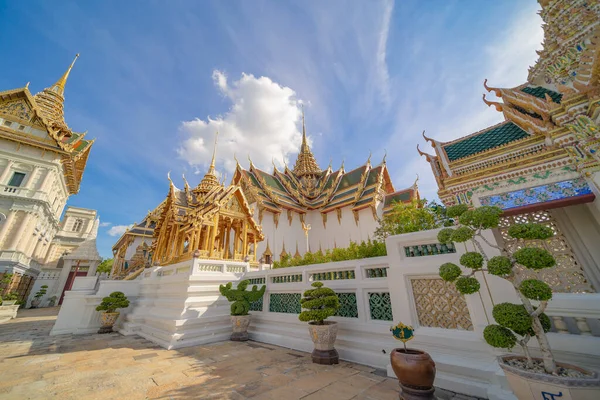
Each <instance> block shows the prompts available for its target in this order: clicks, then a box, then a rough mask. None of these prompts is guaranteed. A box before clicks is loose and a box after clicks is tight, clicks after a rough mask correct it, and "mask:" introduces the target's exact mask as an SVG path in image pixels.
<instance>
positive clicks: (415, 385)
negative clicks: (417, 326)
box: [390, 322, 435, 399]
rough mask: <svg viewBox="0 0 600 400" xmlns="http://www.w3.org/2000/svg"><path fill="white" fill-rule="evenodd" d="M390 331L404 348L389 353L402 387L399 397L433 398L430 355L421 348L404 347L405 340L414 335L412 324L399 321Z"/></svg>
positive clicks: (433, 365) (432, 367) (433, 364)
mask: <svg viewBox="0 0 600 400" xmlns="http://www.w3.org/2000/svg"><path fill="white" fill-rule="evenodd" d="M390 331H392V335H393V336H394V338H396V339H397V340H400V341H402V343H403V344H404V348H397V349H394V350H392V352H391V353H390V361H391V364H392V369H393V370H394V374H396V377H397V378H398V381H399V382H400V388H401V389H402V393H401V397H402V398H419V399H433V398H434V397H433V393H434V392H435V388H434V387H433V381H434V380H435V363H434V362H433V360H432V359H431V356H430V355H429V354H428V353H426V352H424V351H421V350H417V349H408V348H406V342H408V341H409V340H411V339H413V338H414V337H415V336H414V330H413V328H412V326H408V325H404V324H403V323H402V322H400V323H399V324H398V325H396V326H392V327H391V328H390Z"/></svg>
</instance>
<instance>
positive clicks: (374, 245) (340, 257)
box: [273, 239, 387, 269]
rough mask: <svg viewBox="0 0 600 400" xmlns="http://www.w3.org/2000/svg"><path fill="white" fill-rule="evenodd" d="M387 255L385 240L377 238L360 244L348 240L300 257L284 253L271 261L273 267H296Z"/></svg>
mask: <svg viewBox="0 0 600 400" xmlns="http://www.w3.org/2000/svg"><path fill="white" fill-rule="evenodd" d="M385 255H387V250H386V247H385V242H382V241H378V240H371V239H369V240H367V241H366V242H365V241H362V242H361V243H360V244H358V243H356V242H350V244H349V245H348V247H345V248H335V249H332V250H327V251H326V252H325V253H323V252H322V251H321V250H319V251H317V252H316V253H311V252H306V253H304V256H302V257H294V258H292V256H290V255H289V254H288V255H285V256H283V257H280V260H279V261H275V262H273V268H274V269H275V268H287V267H298V266H302V265H313V264H324V263H329V262H336V261H346V260H358V259H362V258H370V257H381V256H385Z"/></svg>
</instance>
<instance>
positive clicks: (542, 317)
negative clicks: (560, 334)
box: [532, 313, 552, 333]
mask: <svg viewBox="0 0 600 400" xmlns="http://www.w3.org/2000/svg"><path fill="white" fill-rule="evenodd" d="M538 318H539V319H540V322H541V323H542V327H543V328H544V332H550V329H551V328H552V323H551V322H550V317H549V316H547V315H546V314H544V313H541V314H540V315H539V317H538ZM532 333H533V332H532Z"/></svg>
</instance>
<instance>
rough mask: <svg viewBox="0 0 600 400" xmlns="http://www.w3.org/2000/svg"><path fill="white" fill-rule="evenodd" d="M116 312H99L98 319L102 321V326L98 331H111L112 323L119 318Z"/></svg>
mask: <svg viewBox="0 0 600 400" xmlns="http://www.w3.org/2000/svg"><path fill="white" fill-rule="evenodd" d="M119 314H120V313H118V312H102V313H101V314H100V320H101V322H102V327H101V328H100V329H99V330H98V333H110V332H112V331H113V329H112V328H113V325H114V324H115V322H116V321H117V318H119Z"/></svg>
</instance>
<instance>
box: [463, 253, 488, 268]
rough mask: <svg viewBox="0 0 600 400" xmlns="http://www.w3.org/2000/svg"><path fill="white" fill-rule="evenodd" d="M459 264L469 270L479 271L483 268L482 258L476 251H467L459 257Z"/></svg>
mask: <svg viewBox="0 0 600 400" xmlns="http://www.w3.org/2000/svg"><path fill="white" fill-rule="evenodd" d="M460 263H461V264H462V265H463V266H465V267H467V268H471V269H481V267H483V256H482V255H481V254H480V253H478V252H476V251H469V252H467V253H465V254H463V255H462V256H460Z"/></svg>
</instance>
